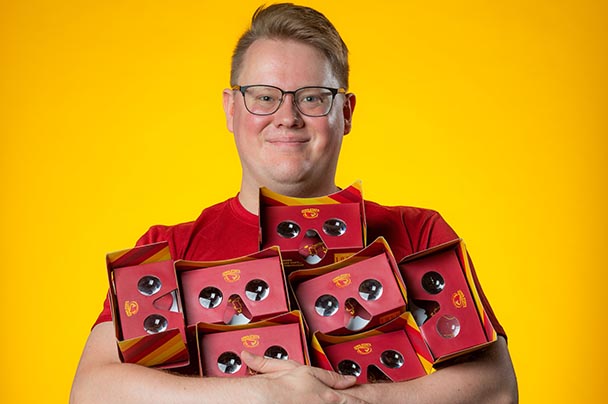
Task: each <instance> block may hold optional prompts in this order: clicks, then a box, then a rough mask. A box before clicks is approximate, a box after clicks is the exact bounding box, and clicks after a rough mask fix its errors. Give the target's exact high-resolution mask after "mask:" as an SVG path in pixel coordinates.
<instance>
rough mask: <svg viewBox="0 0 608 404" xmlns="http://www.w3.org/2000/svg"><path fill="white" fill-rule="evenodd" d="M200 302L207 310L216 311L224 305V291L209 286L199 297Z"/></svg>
mask: <svg viewBox="0 0 608 404" xmlns="http://www.w3.org/2000/svg"><path fill="white" fill-rule="evenodd" d="M198 301H199V303H200V304H201V306H203V307H204V308H206V309H214V308H216V307H217V306H219V305H220V303H222V291H221V290H219V289H218V288H216V287H213V286H207V287H206V288H205V289H203V290H201V293H200V294H199V295H198Z"/></svg>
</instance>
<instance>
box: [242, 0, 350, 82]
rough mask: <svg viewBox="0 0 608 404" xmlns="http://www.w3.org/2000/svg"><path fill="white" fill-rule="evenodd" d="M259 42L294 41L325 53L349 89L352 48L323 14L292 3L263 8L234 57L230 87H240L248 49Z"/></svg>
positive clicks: (254, 18) (252, 22) (257, 11)
mask: <svg viewBox="0 0 608 404" xmlns="http://www.w3.org/2000/svg"><path fill="white" fill-rule="evenodd" d="M258 39H279V40H294V41H298V42H302V43H305V44H307V45H311V46H312V47H314V48H315V49H317V50H319V51H321V52H322V53H323V54H324V55H325V57H326V58H327V60H328V61H329V62H330V64H331V66H332V69H333V71H334V74H335V75H336V78H337V79H338V82H339V83H340V86H341V87H344V88H346V89H348V72H349V67H348V48H347V47H346V44H345V43H344V41H343V40H342V38H341V37H340V34H339V33H338V31H337V30H336V28H335V27H334V25H333V24H332V23H331V22H330V21H329V20H328V19H327V18H326V17H325V16H324V15H323V14H321V13H320V12H318V11H316V10H314V9H312V8H310V7H305V6H298V5H294V4H292V3H280V4H273V5H270V6H267V7H266V6H261V7H259V8H258V9H257V10H256V11H255V13H254V14H253V17H252V19H251V26H250V27H249V29H248V30H247V31H245V33H244V34H243V35H242V36H241V37H240V39H239V40H238V42H237V44H236V47H235V49H234V52H233V54H232V66H231V70H230V85H232V86H234V85H238V84H239V83H237V82H236V81H237V79H238V76H239V74H240V72H241V69H242V65H243V60H244V58H245V53H246V52H247V49H249V47H250V46H251V44H253V43H254V42H255V41H257V40H258Z"/></svg>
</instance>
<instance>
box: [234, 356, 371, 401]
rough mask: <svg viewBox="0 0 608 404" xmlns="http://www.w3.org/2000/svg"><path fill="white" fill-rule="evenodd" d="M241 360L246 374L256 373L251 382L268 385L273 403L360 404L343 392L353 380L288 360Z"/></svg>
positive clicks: (259, 357) (258, 357)
mask: <svg viewBox="0 0 608 404" xmlns="http://www.w3.org/2000/svg"><path fill="white" fill-rule="evenodd" d="M241 359H242V360H243V361H244V362H245V364H246V365H247V367H249V369H250V370H252V371H255V372H258V375H256V376H252V377H253V378H258V379H263V380H265V381H268V382H269V383H268V390H267V391H266V393H267V396H266V400H267V399H268V397H269V396H270V397H272V401H273V402H289V403H299V402H301V403H306V404H310V403H336V404H337V403H340V404H342V403H344V404H362V403H364V401H361V400H359V399H357V398H355V397H352V396H350V395H348V394H347V393H346V392H344V391H340V390H344V389H348V388H349V387H352V386H354V385H355V382H356V380H357V379H356V378H355V377H354V376H343V375H340V374H338V373H336V372H331V371H329V370H324V369H320V368H315V367H311V366H305V365H301V364H299V363H297V362H295V361H292V360H281V359H270V358H264V357H263V356H258V355H254V354H252V353H250V352H247V351H243V352H242V353H241Z"/></svg>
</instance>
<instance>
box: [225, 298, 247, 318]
mask: <svg viewBox="0 0 608 404" xmlns="http://www.w3.org/2000/svg"><path fill="white" fill-rule="evenodd" d="M251 317H252V316H251V312H250V311H249V309H248V308H247V305H246V304H245V302H244V301H243V299H241V297H240V296H239V295H237V294H234V295H232V296H230V298H229V299H228V304H226V310H225V311H224V323H225V324H229V325H239V324H247V323H249V322H250V321H251Z"/></svg>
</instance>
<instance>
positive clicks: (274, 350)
mask: <svg viewBox="0 0 608 404" xmlns="http://www.w3.org/2000/svg"><path fill="white" fill-rule="evenodd" d="M264 356H265V357H266V358H273V359H284V360H287V359H289V355H288V354H287V351H286V350H285V349H284V348H283V347H280V346H278V345H273V346H271V347H269V348H268V349H267V350H266V352H264Z"/></svg>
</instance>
